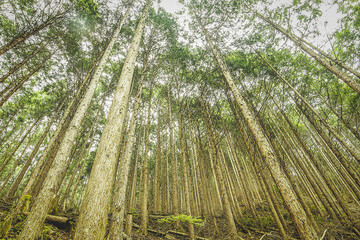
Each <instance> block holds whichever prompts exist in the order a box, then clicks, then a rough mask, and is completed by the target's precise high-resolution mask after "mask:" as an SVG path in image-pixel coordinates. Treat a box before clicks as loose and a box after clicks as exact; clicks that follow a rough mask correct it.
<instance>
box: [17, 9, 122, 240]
mask: <svg viewBox="0 0 360 240" xmlns="http://www.w3.org/2000/svg"><path fill="white" fill-rule="evenodd" d="M125 19H126V16H124V17H123V18H122V20H121V22H120V23H119V25H118V26H117V28H116V30H115V31H114V34H113V36H112V37H111V40H110V42H109V43H108V45H107V47H106V50H105V52H104V54H103V56H102V57H101V60H100V63H99V65H98V67H97V68H96V70H95V73H94V75H93V77H92V79H91V81H90V83H89V86H88V88H87V90H86V93H85V95H84V96H83V98H82V99H81V101H80V103H79V107H78V109H77V110H76V112H75V114H74V117H73V118H72V120H71V123H70V125H69V127H68V129H67V130H66V132H65V136H64V139H63V141H62V142H61V144H60V147H59V150H58V151H57V154H56V157H55V159H54V160H53V164H52V167H51V168H50V170H49V173H48V175H47V177H46V180H45V182H44V185H43V188H42V189H41V191H40V193H39V195H38V197H37V198H36V200H35V203H34V206H33V207H32V209H31V212H30V214H29V216H28V217H27V219H26V221H25V224H24V228H23V230H22V231H21V233H20V238H21V239H24V240H25V239H29V240H30V239H36V238H37V237H38V236H39V234H40V231H41V227H42V225H43V223H44V221H45V218H46V214H47V213H48V211H49V209H50V206H51V202H52V199H53V198H54V197H55V195H56V194H57V191H58V188H59V184H60V182H61V176H62V175H63V173H64V172H65V171H66V168H65V167H66V163H67V159H68V156H69V154H70V149H71V146H72V145H73V142H74V140H75V138H76V136H77V134H78V131H79V129H80V126H81V124H82V122H83V119H84V117H85V114H86V111H87V109H88V107H89V106H90V103H91V99H92V97H93V95H94V93H95V90H96V88H97V85H98V82H99V80H100V77H101V74H102V72H103V69H104V67H105V64H106V62H107V59H108V58H109V56H110V53H111V50H112V48H113V46H114V44H115V41H116V39H117V36H118V35H119V32H120V29H121V27H122V25H123V23H124V22H125ZM87 239H88V238H87Z"/></svg>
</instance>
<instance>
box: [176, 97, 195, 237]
mask: <svg viewBox="0 0 360 240" xmlns="http://www.w3.org/2000/svg"><path fill="white" fill-rule="evenodd" d="M178 106H179V110H178V115H179V137H180V145H181V163H182V172H183V183H184V195H185V210H186V214H187V215H189V216H191V215H192V213H191V206H190V189H189V170H188V166H187V164H188V163H187V162H188V159H187V156H186V145H185V136H184V129H183V124H182V114H181V111H182V107H181V103H179V105H178ZM188 228H189V238H190V240H194V239H195V231H194V225H193V224H192V223H190V222H188Z"/></svg>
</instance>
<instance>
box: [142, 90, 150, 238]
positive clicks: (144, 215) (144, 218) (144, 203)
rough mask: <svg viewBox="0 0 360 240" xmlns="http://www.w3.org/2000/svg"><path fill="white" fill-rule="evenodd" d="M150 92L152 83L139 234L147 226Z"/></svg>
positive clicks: (145, 230) (143, 232)
mask: <svg viewBox="0 0 360 240" xmlns="http://www.w3.org/2000/svg"><path fill="white" fill-rule="evenodd" d="M152 93H153V87H152V83H151V86H150V99H149V106H148V116H147V123H146V133H145V139H144V141H145V151H144V158H143V163H142V164H143V165H142V167H143V169H142V171H143V172H142V176H143V178H142V188H141V191H140V195H141V203H140V207H141V224H140V227H139V230H138V231H139V233H140V234H141V235H145V236H146V235H147V228H148V225H149V209H148V201H149V200H148V198H149V171H150V170H149V165H150V164H149V135H150V117H151V100H152Z"/></svg>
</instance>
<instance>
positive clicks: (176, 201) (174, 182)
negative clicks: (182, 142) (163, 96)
mask: <svg viewBox="0 0 360 240" xmlns="http://www.w3.org/2000/svg"><path fill="white" fill-rule="evenodd" d="M171 95H172V94H171V84H168V116H169V131H170V162H171V180H172V181H171V192H172V212H173V214H174V216H177V215H179V197H178V192H177V191H178V183H177V181H178V177H177V176H178V175H177V174H178V169H177V164H176V159H175V143H174V132H173V131H174V130H173V124H172V116H171V112H172V109H171ZM177 224H178V223H177Z"/></svg>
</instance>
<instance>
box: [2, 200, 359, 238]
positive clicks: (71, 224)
mask: <svg viewBox="0 0 360 240" xmlns="http://www.w3.org/2000/svg"><path fill="white" fill-rule="evenodd" d="M350 204H351V203H350ZM351 205H352V207H351V210H352V211H353V213H354V215H355V217H356V219H360V209H359V207H358V206H357V205H355V204H351ZM6 215H7V211H6V209H4V208H3V207H0V220H1V222H3V220H4V218H5V217H6ZM62 216H63V217H67V218H68V221H67V222H66V223H62V222H56V221H54V220H51V219H50V220H47V221H46V223H45V226H44V230H43V233H42V236H41V238H40V239H43V240H60V239H61V240H69V239H72V237H73V235H74V229H75V222H76V218H77V215H74V214H66V215H62ZM133 216H134V218H133V231H132V235H131V239H139V240H140V239H141V240H157V239H179V240H185V239H188V237H187V227H186V224H185V223H181V224H180V226H179V227H178V228H177V229H175V228H174V224H173V223H166V222H165V223H160V222H159V221H158V219H161V218H162V217H164V216H162V215H153V214H151V215H150V221H149V228H148V235H147V236H146V237H145V236H142V235H140V234H138V233H137V229H138V226H139V224H140V215H139V214H138V213H137V214H134V215H133ZM258 216H260V217H258V219H257V220H255V219H254V218H253V217H252V216H251V215H250V214H248V213H246V212H244V215H243V217H241V218H240V219H239V220H238V221H236V225H237V229H238V235H239V236H240V237H241V238H242V239H246V240H252V239H256V240H259V239H261V240H279V239H282V237H281V236H280V234H279V231H278V230H277V227H276V225H275V223H274V222H273V221H272V218H271V217H270V213H269V211H268V209H262V211H261V210H260V212H259V215H258ZM25 218H26V216H25V215H22V214H20V215H17V216H16V217H15V218H14V220H13V222H12V228H11V229H10V231H9V233H8V235H7V237H6V238H0V240H2V239H16V237H17V236H18V234H19V233H20V231H21V230H22V226H23V223H24V220H25ZM284 219H285V221H286V222H287V227H288V228H289V230H288V233H290V234H291V236H292V239H299V238H298V236H297V234H296V231H295V228H294V226H293V224H292V223H291V221H290V219H289V216H288V214H286V213H284ZM316 221H317V223H318V225H319V227H320V229H324V232H323V233H322V234H321V236H319V237H323V238H322V240H338V239H343V240H353V239H360V236H357V235H355V234H354V233H353V231H351V229H350V228H349V227H347V226H343V225H342V224H341V223H339V222H333V221H330V220H329V219H321V218H318V219H316ZM204 223H205V224H204V225H203V226H200V227H195V234H196V236H197V237H198V239H199V240H205V239H209V240H210V239H211V240H215V239H221V240H232V239H231V238H230V237H229V236H228V232H227V230H226V229H227V224H226V220H225V218H224V217H223V216H218V217H216V227H215V225H214V223H213V221H208V220H206V219H205V222H204ZM325 229H326V230H325ZM216 230H218V231H216Z"/></svg>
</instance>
